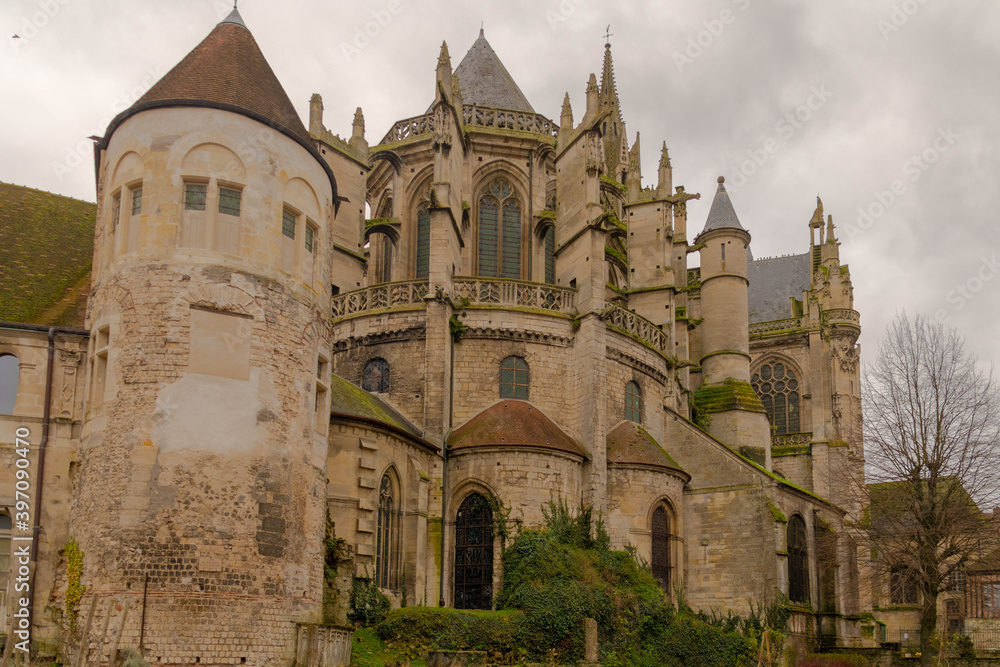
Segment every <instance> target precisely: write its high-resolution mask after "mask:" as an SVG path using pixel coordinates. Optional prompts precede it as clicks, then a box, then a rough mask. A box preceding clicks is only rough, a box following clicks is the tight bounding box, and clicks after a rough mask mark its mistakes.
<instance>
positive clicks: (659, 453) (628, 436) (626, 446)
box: [607, 421, 684, 472]
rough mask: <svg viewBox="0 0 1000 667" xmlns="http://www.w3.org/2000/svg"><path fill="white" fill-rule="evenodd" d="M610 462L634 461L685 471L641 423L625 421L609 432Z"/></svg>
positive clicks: (608, 450) (608, 451)
mask: <svg viewBox="0 0 1000 667" xmlns="http://www.w3.org/2000/svg"><path fill="white" fill-rule="evenodd" d="M607 454H608V463H632V464H640V465H648V466H656V467H659V468H668V469H670V470H677V471H680V472H684V469H683V468H681V466H680V464H679V463H677V461H675V460H674V459H673V458H672V457H671V456H670V454H667V452H666V450H664V449H663V447H661V446H660V443H658V442H656V439H655V438H653V436H651V435H650V434H649V432H648V431H646V429H644V428H643V427H642V426H641V425H639V424H636V423H635V422H632V421H624V422H622V423H621V424H619V425H618V426H616V427H615V428H613V429H612V430H611V432H610V433H608V437H607Z"/></svg>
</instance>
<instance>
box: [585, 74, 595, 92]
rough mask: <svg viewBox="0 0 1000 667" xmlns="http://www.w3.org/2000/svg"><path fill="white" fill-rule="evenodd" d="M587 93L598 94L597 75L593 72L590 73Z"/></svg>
mask: <svg viewBox="0 0 1000 667" xmlns="http://www.w3.org/2000/svg"><path fill="white" fill-rule="evenodd" d="M587 92H588V93H596V92H597V75H596V74H594V73H593V72H591V73H590V79H588V80H587Z"/></svg>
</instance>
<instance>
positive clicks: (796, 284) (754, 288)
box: [747, 253, 812, 323]
mask: <svg viewBox="0 0 1000 667" xmlns="http://www.w3.org/2000/svg"><path fill="white" fill-rule="evenodd" d="M811 272H812V257H811V255H810V254H809V253H803V254H801V255H789V256H787V257H771V258H768V259H757V260H754V261H752V262H747V278H748V279H749V280H750V288H749V293H748V295H747V296H748V297H749V305H750V308H749V310H750V322H751V323H753V322H770V321H771V320H783V319H785V318H786V317H791V316H792V309H791V302H790V301H789V298H790V297H795V298H796V299H801V298H802V292H803V291H806V290H808V289H809V285H810V278H811V275H810V274H811Z"/></svg>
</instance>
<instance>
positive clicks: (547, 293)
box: [452, 278, 576, 314]
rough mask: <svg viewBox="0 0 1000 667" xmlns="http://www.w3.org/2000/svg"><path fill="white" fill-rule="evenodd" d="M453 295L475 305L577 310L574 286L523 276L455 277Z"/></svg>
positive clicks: (558, 310) (455, 298) (569, 312)
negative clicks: (562, 285) (518, 278)
mask: <svg viewBox="0 0 1000 667" xmlns="http://www.w3.org/2000/svg"><path fill="white" fill-rule="evenodd" d="M452 285H453V289H454V291H453V299H454V300H456V301H460V302H462V303H463V304H464V303H465V302H468V305H475V306H486V305H496V306H515V307H522V308H541V309H543V310H551V311H554V312H557V313H566V314H572V313H574V312H575V310H576V290H574V289H572V288H567V287H559V286H557V285H548V284H545V283H533V282H528V281H526V280H505V279H501V278H454V279H453V280H452Z"/></svg>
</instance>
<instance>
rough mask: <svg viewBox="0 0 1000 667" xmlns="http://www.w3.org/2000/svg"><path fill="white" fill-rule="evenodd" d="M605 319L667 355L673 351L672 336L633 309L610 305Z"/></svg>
mask: <svg viewBox="0 0 1000 667" xmlns="http://www.w3.org/2000/svg"><path fill="white" fill-rule="evenodd" d="M604 320H605V321H606V322H607V324H608V326H610V327H613V328H615V329H620V330H621V331H624V332H625V333H627V334H631V335H633V336H636V337H637V338H639V339H640V340H642V341H643V342H645V343H647V344H649V345H650V346H651V347H652V348H653V349H655V350H658V351H659V352H662V353H663V354H665V355H668V356H669V355H670V354H672V352H673V350H671V349H670V336H669V335H668V334H667V333H666V332H665V331H664V330H663V329H661V328H660V327H658V326H657V325H655V324H653V323H652V322H650V321H649V320H647V319H646V318H645V317H642V316H641V315H636V314H635V313H633V312H632V311H631V310H625V309H624V308H622V307H621V306H615V305H613V306H609V307H608V309H607V310H606V311H605V316H604Z"/></svg>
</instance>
